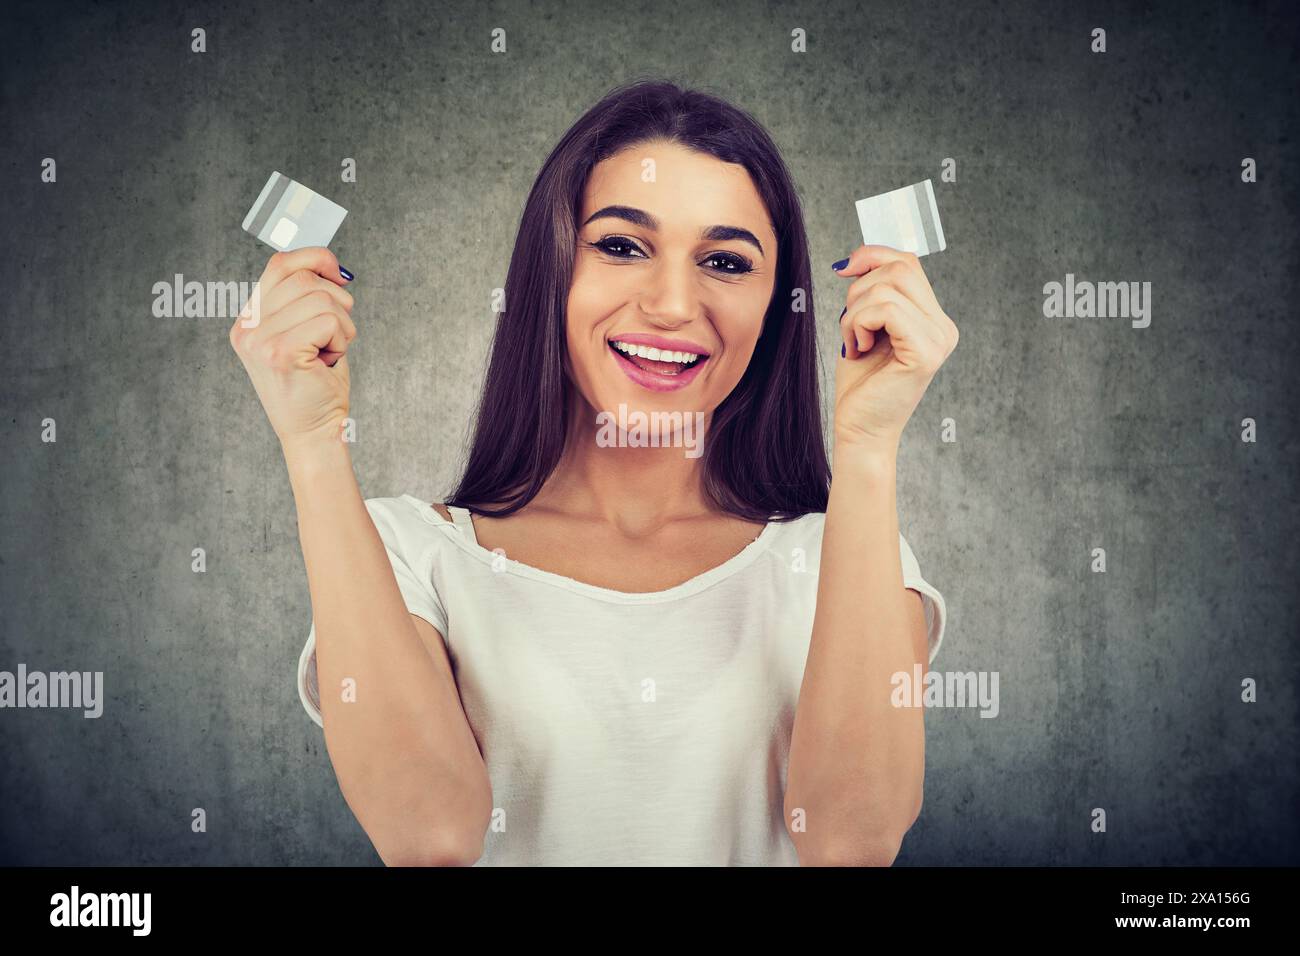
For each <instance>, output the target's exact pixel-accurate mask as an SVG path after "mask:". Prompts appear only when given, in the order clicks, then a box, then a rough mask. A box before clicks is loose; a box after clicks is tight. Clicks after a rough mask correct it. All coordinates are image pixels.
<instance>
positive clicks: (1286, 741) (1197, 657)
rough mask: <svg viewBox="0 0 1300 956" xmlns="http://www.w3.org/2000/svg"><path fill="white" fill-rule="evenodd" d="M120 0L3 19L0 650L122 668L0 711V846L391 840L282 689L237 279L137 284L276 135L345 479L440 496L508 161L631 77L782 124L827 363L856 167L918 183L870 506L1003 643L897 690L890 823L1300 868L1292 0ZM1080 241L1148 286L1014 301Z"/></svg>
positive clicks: (1110, 275)
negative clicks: (993, 684)
mask: <svg viewBox="0 0 1300 956" xmlns="http://www.w3.org/2000/svg"><path fill="white" fill-rule="evenodd" d="M135 6H136V5H129V4H124V5H102V6H95V7H88V8H87V9H86V10H85V11H84V12H75V9H76V8H70V9H69V10H64V11H63V12H57V11H55V10H53V9H52V8H48V7H46V6H45V5H41V4H28V5H24V6H20V7H18V8H17V9H16V11H15V12H14V13H13V14H12V15H11V19H10V21H9V23H8V24H7V26H6V30H5V32H4V35H3V37H2V38H0V43H2V44H3V51H2V52H3V56H2V57H0V69H2V70H3V96H4V108H3V119H2V121H0V122H2V124H3V125H2V127H0V129H2V131H3V136H2V137H0V149H2V153H0V161H2V166H0V168H2V169H3V190H4V197H3V209H4V214H3V219H4V228H3V231H2V233H3V234H2V236H0V263H3V268H4V280H5V281H4V292H3V294H2V295H0V303H2V306H0V308H2V310H3V326H2V328H3V348H2V349H0V412H2V413H3V414H0V449H2V451H0V454H2V456H3V465H2V466H0V474H2V475H3V495H0V605H2V607H3V610H2V612H0V622H2V624H0V627H2V628H3V633H2V635H0V669H9V670H12V669H13V668H15V667H16V665H17V664H18V663H19V662H24V663H25V664H26V665H27V666H28V667H29V668H32V669H45V670H59V669H77V670H86V671H94V670H102V671H103V672H104V673H105V693H106V696H107V700H106V704H105V709H104V713H103V716H102V717H101V718H99V719H97V720H88V719H83V718H81V717H80V716H79V715H77V714H73V713H69V712H66V711H53V710H47V711H38V710H0V808H2V809H0V862H5V863H29V864H30V863H42V864H115V863H133V864H142V863H166V864H170V863H199V864H277V863H295V864H357V863H378V858H377V856H376V855H375V854H374V852H373V850H372V849H371V847H370V844H369V841H368V840H367V839H366V836H365V834H364V832H363V831H362V830H361V828H360V826H359V825H358V824H357V822H356V821H355V820H354V818H353V817H352V815H351V813H350V812H349V810H348V808H347V806H346V804H345V803H344V801H343V798H342V796H341V795H340V793H339V789H338V786H337V784H336V783H335V780H334V776H333V772H332V770H331V767H330V764H329V760H328V756H327V754H326V752H325V748H324V743H323V738H322V735H321V731H320V729H319V728H318V727H316V725H315V724H313V723H311V721H310V720H309V719H308V718H307V716H306V714H305V713H304V712H303V710H302V707H301V705H300V703H299V701H298V698H297V695H296V693H295V691H294V675H295V668H296V664H297V660H298V653H299V650H300V649H301V647H302V643H303V640H304V638H305V636H306V632H307V627H308V623H309V618H310V602H309V597H308V591H307V583H306V579H305V576H304V573H303V565H302V558H301V554H300V552H299V550H298V541H297V533H296V527H295V514H294V509H293V503H292V499H291V495H290V491H289V487H288V484H287V480H286V476H285V472H284V468H283V464H282V461H281V459H280V455H279V449H278V445H277V443H276V441H275V438H274V435H273V434H272V432H271V430H270V427H269V426H268V424H267V423H266V420H265V417H264V415H263V413H262V411H261V408H260V406H259V405H258V403H257V401H256V397H255V395H254V393H253V391H252V388H251V387H250V384H249V382H248V379H247V377H246V375H245V373H244V371H243V369H242V368H241V367H240V364H239V362H238V360H237V358H236V356H235V355H234V354H233V352H232V351H231V349H230V347H229V344H228V342H227V339H226V335H227V330H228V328H229V325H230V319H229V318H189V319H185V318H157V317H155V316H154V315H153V313H152V304H153V299H154V296H153V293H152V291H151V290H152V287H153V285H154V284H155V283H156V282H159V281H170V280H171V278H172V276H173V275H174V274H176V273H181V274H183V275H184V276H185V277H186V279H196V280H199V281H208V280H221V281H227V280H243V281H249V282H251V281H252V280H254V279H256V278H257V276H258V274H259V273H260V271H261V268H262V266H263V264H264V262H265V258H266V256H267V254H268V250H266V249H265V248H264V247H262V246H261V245H259V244H258V243H256V242H255V241H254V240H252V239H251V238H250V237H249V236H247V235H245V234H244V233H243V232H242V231H241V230H240V228H239V224H240V220H241V219H242V217H243V215H244V212H245V211H246V210H247V208H248V206H249V204H250V202H251V200H252V198H253V197H254V196H255V195H256V193H257V190H258V189H259V188H260V187H261V185H262V183H263V182H264V180H265V178H266V176H267V174H268V173H269V172H270V171H271V170H272V169H280V170H283V171H285V172H286V173H288V174H290V175H292V176H295V177H297V178H299V179H301V180H303V181H305V182H307V183H308V184H309V185H313V186H316V187H317V188H319V189H320V190H321V191H323V192H325V193H326V194H327V195H331V196H332V197H333V198H336V199H337V200H338V201H339V202H341V203H342V204H343V205H345V206H346V207H347V208H348V209H349V210H350V215H349V217H348V219H347V221H346V223H345V224H344V226H343V228H342V230H341V231H340V233H339V235H338V237H337V239H336V240H335V243H334V248H335V249H336V251H337V252H338V253H339V255H340V258H341V259H342V261H343V263H344V264H345V265H346V266H348V267H349V268H350V269H351V270H352V271H353V272H355V273H356V275H357V281H356V283H355V287H354V290H353V291H354V294H355V295H356V297H357V306H356V311H355V313H354V317H355V318H356V320H357V324H358V326H359V328H360V330H361V337H360V338H359V340H358V343H357V345H356V347H355V350H354V352H353V353H352V354H351V355H350V361H351V364H352V368H353V376H354V399H353V402H354V404H353V410H354V415H355V417H356V419H357V421H358V429H359V431H358V443H357V445H356V446H355V452H354V457H355V460H356V465H357V470H358V475H359V479H360V482H361V486H362V488H363V490H364V491H365V493H366V494H367V495H368V496H383V495H395V494H400V493H403V492H409V493H411V494H415V495H420V496H423V497H425V498H428V499H430V500H434V499H437V498H439V497H441V496H442V495H444V494H445V493H446V492H447V491H448V490H449V487H450V484H451V482H452V480H453V478H454V477H455V475H456V473H457V468H458V465H459V463H460V456H461V454H462V452H463V442H464V436H465V431H466V428H467V426H468V422H469V415H470V413H471V409H472V408H473V402H474V400H475V397H476V394H477V389H478V387H479V384H480V381H481V376H482V372H483V366H484V358H485V354H486V349H487V345H488V341H489V334H490V331H491V327H492V321H493V315H492V313H491V303H490V292H491V290H492V289H493V288H495V287H497V286H499V285H501V284H502V282H503V280H504V276H505V269H506V265H507V259H508V255H509V252H510V249H511V247H512V243H513V239H514V230H515V227H516V225H517V222H518V216H519V213H520V210H521V207H522V202H523V199H524V197H525V195H526V192H527V190H528V187H529V185H530V183H531V182H532V179H533V177H534V175H535V174H536V172H537V169H538V166H539V164H540V163H541V161H542V160H543V158H544V157H545V155H546V153H547V152H548V150H549V149H550V148H551V146H552V145H553V144H554V142H555V140H556V139H557V138H558V137H559V136H560V135H561V134H562V133H563V131H564V130H565V129H566V128H567V126H568V125H569V124H570V123H571V122H572V121H573V120H574V119H575V118H576V117H577V116H578V115H579V114H580V113H581V112H582V111H583V110H584V109H586V108H587V107H588V106H589V105H590V104H592V103H593V102H595V100H596V99H597V98H598V97H599V96H600V95H601V94H602V93H603V92H604V91H605V90H606V89H607V88H608V87H609V86H611V85H614V84H616V83H619V82H622V81H624V80H625V79H628V78H630V77H631V76H632V75H633V74H642V73H655V74H662V75H665V76H667V77H669V78H672V79H676V80H678V81H680V82H682V83H683V84H686V85H700V86H704V87H706V88H709V89H710V90H712V91H714V92H718V93H721V94H723V95H725V96H727V97H729V98H731V99H732V100H733V101H734V102H736V103H737V104H738V105H741V106H743V107H745V108H747V109H749V110H751V111H753V112H754V113H755V114H756V115H757V116H758V117H759V118H760V119H761V120H762V121H763V122H764V123H765V124H766V125H767V126H768V128H769V129H770V130H771V132H772V134H773V136H774V137H775V139H776V140H777V142H778V143H779V145H780V146H781V148H782V149H783V151H784V154H785V156H786V159H787V161H788V162H789V164H790V166H791V167H792V169H793V172H794V174H795V176H796V179H797V182H798V184H799V187H800V189H801V192H802V197H803V201H804V204H805V214H806V217H807V221H808V224H809V229H810V238H811V244H812V248H811V252H812V256H813V260H814V263H815V264H816V269H815V276H816V280H817V286H816V289H815V302H816V308H817V313H818V316H819V322H820V324H821V334H822V339H823V343H824V346H825V358H826V372H827V373H828V374H829V373H830V371H831V369H832V364H831V361H830V360H831V359H832V357H833V356H834V353H835V352H836V351H837V345H838V338H837V325H836V322H835V321H834V319H835V317H836V316H837V315H838V314H839V309H840V306H841V305H842V304H843V285H844V283H843V280H839V279H837V278H835V277H834V276H833V275H832V274H831V272H830V268H829V264H830V263H831V262H832V261H834V260H836V259H838V258H840V257H841V256H844V255H847V254H848V253H849V252H850V251H851V250H852V248H853V247H854V246H856V245H857V244H858V243H859V242H860V241H861V238H860V235H859V233H858V229H857V223H856V220H855V218H854V209H853V202H854V200H855V199H858V198H861V197H864V196H867V195H871V194H874V193H878V192H883V191H885V190H888V189H892V188H896V187H898V186H903V185H906V184H909V183H913V182H917V181H920V180H922V179H925V178H927V177H928V178H932V179H934V181H935V186H936V189H937V192H938V201H939V206H940V209H941V212H942V216H943V224H944V227H945V229H946V232H947V236H948V241H949V243H950V247H949V249H948V250H947V251H945V252H943V253H940V254H938V255H934V256H931V257H928V258H926V259H924V260H923V264H924V267H925V270H926V273H927V275H928V276H929V277H930V280H931V282H932V283H933V285H934V287H935V290H936V292H937V294H938V296H939V299H940V302H941V303H942V304H943V305H944V307H945V309H946V310H947V311H948V313H949V314H950V315H951V316H952V317H953V319H954V320H955V321H956V323H957V324H958V326H959V327H960V328H961V331H962V338H961V344H960V346H959V347H958V349H957V351H956V352H955V353H954V354H953V356H952V358H951V359H950V360H949V362H948V364H947V365H946V366H945V367H944V368H943V369H942V371H941V372H940V373H939V376H938V377H937V378H936V380H935V381H934V382H933V384H932V385H931V387H930V390H929V392H928V393H927V395H926V397H925V399H924V401H923V402H922V404H921V406H920V408H919V409H918V410H917V412H916V415H915V417H914V418H913V420H912V423H911V424H910V426H909V429H908V433H907V436H906V438H905V440H904V450H903V457H902V463H901V479H900V507H901V515H902V522H903V529H904V533H905V534H906V535H907V536H908V539H909V541H910V542H911V543H912V545H913V548H914V549H915V551H916V553H917V555H918V556H919V558H920V560H921V564H922V569H923V571H924V572H925V574H926V576H927V577H928V578H929V580H930V581H931V582H932V583H934V584H935V585H936V586H937V587H938V588H940V590H941V591H942V592H943V593H944V595H945V596H946V598H947V602H948V609H949V613H950V620H949V626H948V632H947V636H946V638H945V642H944V647H943V650H942V651H941V653H940V657H939V658H938V659H937V660H936V662H935V667H936V668H938V669H941V670H975V671H997V672H998V673H999V675H1000V698H1001V700H1000V714H999V716H998V717H997V718H996V719H981V718H980V717H979V715H978V713H977V712H975V711H973V710H946V711H945V710H934V711H931V712H930V713H929V714H928V715H927V726H928V736H927V759H928V766H927V777H926V797H925V808H924V812H923V814H922V817H921V819H920V821H919V822H918V823H917V825H916V826H915V827H914V828H913V830H912V832H911V833H910V834H909V836H908V838H907V840H906V842H905V843H904V846H903V850H902V854H901V856H900V858H899V863H900V864H974V863H987V864H1030V863H1052V864H1246V863H1290V864H1296V863H1300V849H1298V847H1300V841H1298V839H1297V815H1296V812H1295V810H1296V806H1297V762H1296V759H1295V754H1296V743H1297V733H1296V730H1297V714H1298V708H1297V697H1296V675H1297V673H1298V672H1300V669H1298V668H1297V663H1298V661H1297V656H1298V655H1297V649H1296V638H1297V628H1296V619H1297V615H1296V612H1297V608H1296V594H1295V588H1294V583H1295V581H1296V579H1297V570H1298V569H1297V564H1298V562H1297V530H1298V528H1297V511H1296V504H1297V499H1296V491H1295V485H1294V476H1295V466H1296V458H1297V451H1298V445H1297V438H1298V437H1300V430H1298V429H1297V425H1296V408H1297V405H1296V399H1295V378H1294V374H1295V368H1296V366H1295V358H1296V348H1297V341H1298V337H1297V332H1296V324H1295V323H1296V314H1295V306H1294V303H1295V300H1296V293H1297V247H1296V216H1297V201H1296V200H1297V197H1296V183H1297V181H1298V177H1297V164H1296V160H1297V149H1296V142H1295V139H1294V137H1295V131H1296V112H1297V107H1296V103H1297V99H1296V97H1295V95H1294V94H1295V50H1296V40H1297V30H1296V27H1295V24H1294V22H1292V21H1290V20H1289V19H1288V17H1289V16H1290V14H1289V13H1288V12H1287V11H1288V7H1289V5H1288V4H1283V3H1263V4H1254V5H1251V6H1249V7H1245V8H1242V9H1237V10H1232V9H1229V8H1228V7H1227V6H1221V5H1220V4H1217V3H1197V4H1181V5H1173V4H1171V5H1169V6H1170V7H1171V8H1172V9H1175V10H1177V11H1178V12H1177V13H1169V14H1158V13H1154V12H1150V11H1146V12H1137V11H1132V10H1125V7H1128V6H1131V5H1115V6H1113V7H1110V6H1107V7H1102V6H1085V5H1081V4H1078V3H1072V2H1061V3H1005V2H1001V3H962V4H956V3H953V4H935V5H929V4H885V3H839V2H829V3H824V4H806V5H799V6H798V7H797V8H796V9H792V10H781V9H780V8H779V6H778V5H774V4H751V3H744V2H734V3H727V4H718V5H714V4H697V3H683V4H672V5H669V4H653V5H648V6H643V5H637V4H633V5H623V6H619V7H617V8H611V7H610V6H609V5H608V4H605V3H593V2H581V0H579V2H566V3H564V4H555V5H544V4H541V3H537V4H530V5H525V4H514V3H493V4H471V3H465V4H458V5H455V6H450V5H443V4H426V3H414V2H406V3H401V2H398V3H385V4H382V5H380V4H373V5H372V4H364V3H355V4H348V5H346V6H340V7H338V8H337V9H335V10H334V12H327V11H326V6H325V5H323V4H319V3H317V4H308V3H301V2H285V3H277V4H257V5H249V6H247V7H241V6H237V5H235V4H230V3H219V2H218V3H209V4H205V5H201V6H198V7H183V6H175V7H163V8H159V9H158V10H157V11H154V12H149V11H147V10H144V9H135V8H134V7H135ZM138 6H140V7H144V6H146V5H138ZM611 9H617V11H618V13H617V16H613V15H611V12H610V11H611ZM195 27H202V28H204V29H205V30H206V31H207V52H206V53H203V54H196V53H192V52H191V51H190V31H191V29H193V28H195ZM494 27H502V28H504V29H505V30H506V32H507V40H508V53H507V54H506V55H493V54H492V53H491V52H490V51H489V33H490V31H491V29H492V28H494ZM1094 27H1104V28H1105V29H1106V30H1107V44H1108V49H1107V52H1106V53H1105V54H1095V53H1093V52H1090V42H1091V41H1090V32H1091V31H1092V29H1093V28H1094ZM795 28H803V29H804V30H806V31H807V36H808V52H807V53H806V54H802V55H800V54H795V53H792V52H791V51H790V42H791V41H790V31H791V30H793V29H795ZM45 157H52V158H54V159H55V160H56V161H57V181H56V182H54V183H43V182H42V181H41V162H42V160H43V159H44V158H45ZM344 157H353V158H355V159H356V160H357V163H358V180H357V182H356V183H355V184H345V183H341V182H340V181H339V168H340V162H341V160H342V159H343V158H344ZM949 157H951V158H953V159H954V160H955V161H956V166H957V174H958V175H957V181H956V182H942V181H941V179H940V174H941V164H942V163H943V161H944V159H945V158H949ZM1244 157H1251V158H1253V159H1255V160H1256V162H1257V164H1258V181H1257V182H1255V183H1253V184H1247V183H1243V182H1242V177H1241V163H1242V160H1243V158H1244ZM331 184H332V185H331ZM1067 273H1070V274H1073V275H1074V276H1075V277H1076V278H1081V279H1089V280H1093V281H1138V282H1144V281H1145V282H1150V283H1151V289H1152V292H1151V296H1152V299H1151V305H1152V312H1151V322H1150V326H1149V327H1147V328H1144V329H1138V328H1133V327H1132V324H1131V323H1130V322H1129V321H1128V320H1126V319H1123V318H1110V319H1082V318H1074V319H1065V318H1062V319H1049V318H1046V317H1044V315H1043V299H1044V295H1043V286H1044V284H1045V283H1048V282H1051V281H1054V280H1055V281H1063V280H1064V278H1065V276H1066V274H1067ZM828 381H829V380H828ZM1247 417H1250V418H1253V419H1255V420H1256V422H1257V429H1258V440H1257V441H1255V442H1254V443H1246V442H1243V441H1242V440H1241V430H1242V428H1241V422H1242V419H1243V418H1247ZM46 418H52V419H54V420H55V421H56V427H57V433H56V434H57V441H56V442H54V443H47V442H43V441H42V438H41V436H42V420H43V419H46ZM945 418H951V419H953V420H954V422H955V425H956V435H957V441H956V442H952V443H948V442H944V441H942V440H941V423H942V421H943V419H945ZM196 547H202V548H204V549H205V550H206V554H207V570H206V572H205V573H202V574H196V573H194V572H193V571H192V570H191V560H192V559H191V551H192V549H194V548H196ZM1096 547H1103V548H1105V550H1106V560H1107V567H1106V572H1105V573H1104V574H1101V573H1094V572H1093V571H1091V570H1090V565H1091V562H1092V555H1091V552H1092V549H1093V548H1096ZM1244 678H1253V679H1254V680H1255V681H1257V684H1258V700H1257V702H1255V703H1243V702H1242V700H1241V693H1242V691H1241V683H1242V680H1243V679H1244ZM195 807H203V808H204V809H205V810H206V813H207V820H208V829H207V832H206V833H202V834H196V833H192V832H191V828H190V813H191V810H192V808H195ZM1095 807H1101V808H1104V809H1105V810H1106V813H1107V831H1106V833H1105V834H1097V833H1093V832H1091V830H1090V823H1091V819H1092V818H1091V811H1092V809H1093V808H1095Z"/></svg>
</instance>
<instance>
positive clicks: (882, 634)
mask: <svg viewBox="0 0 1300 956" xmlns="http://www.w3.org/2000/svg"><path fill="white" fill-rule="evenodd" d="M833 474H834V477H833V480H832V482H831V492H830V500H829V502H828V504H827V509H826V523H825V532H824V537H823V540H822V553H821V570H820V577H819V581H818V591H817V610H816V615H815V618H814V624H813V634H812V641H811V645H810V648H809V652H808V660H807V663H806V666H805V670H804V678H803V684H802V687H801V689H800V694H799V702H798V706H797V708H796V711H795V720H794V728H793V736H792V739H791V747H790V762H789V770H788V773H787V787H786V807H785V809H786V823H787V827H791V821H792V814H794V812H795V810H796V809H800V810H802V820H803V821H805V825H806V829H805V830H803V831H800V830H799V829H797V828H792V829H791V838H792V840H793V841H794V843H795V846H796V849H797V850H798V852H799V857H800V861H801V862H805V863H860V864H873V863H875V864H882V865H888V864H889V863H892V861H893V858H894V855H895V854H896V853H897V851H898V845H899V843H900V842H901V840H902V837H903V834H904V833H906V831H907V829H908V828H909V827H910V826H911V824H912V822H913V821H914V820H915V819H916V815H917V813H918V812H919V811H920V804H921V792H922V780H923V776H924V768H925V730H924V723H923V713H922V711H921V710H920V709H919V708H910V707H907V708H898V707H894V706H893V705H892V703H891V690H892V687H891V683H890V679H891V677H892V676H893V675H894V674H895V673H897V672H899V671H903V672H905V673H908V674H911V672H912V666H913V664H914V662H915V660H916V658H915V654H916V646H915V643H914V639H915V627H916V614H917V612H918V606H919V598H918V597H917V596H916V595H915V594H914V593H913V592H911V591H908V590H906V589H904V587H903V571H902V563H901V561H900V558H899V543H898V539H899V529H898V510H897V496H896V459H894V458H893V456H892V455H865V454H856V453H853V452H844V453H842V454H841V453H839V452H837V455H836V463H835V469H834V473H833Z"/></svg>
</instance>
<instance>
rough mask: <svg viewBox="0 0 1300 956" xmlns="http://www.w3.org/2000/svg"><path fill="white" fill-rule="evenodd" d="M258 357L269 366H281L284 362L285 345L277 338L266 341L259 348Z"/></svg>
mask: <svg viewBox="0 0 1300 956" xmlns="http://www.w3.org/2000/svg"><path fill="white" fill-rule="evenodd" d="M258 358H260V359H261V361H262V364H263V365H265V366H267V367H268V368H279V367H280V365H281V363H283V362H284V347H283V346H282V345H281V344H280V343H279V341H278V340H276V339H272V340H271V341H269V342H264V343H262V345H261V346H260V347H259V348H258Z"/></svg>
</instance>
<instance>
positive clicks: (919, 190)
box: [856, 179, 948, 256]
mask: <svg viewBox="0 0 1300 956" xmlns="http://www.w3.org/2000/svg"><path fill="white" fill-rule="evenodd" d="M856 206H857V210H858V224H859V225H860V226H861V227H862V242H863V243H864V244H865V245H868V246H891V247H893V248H894V249H902V250H903V251H904V252H914V253H916V254H917V255H918V256H926V255H929V254H930V253H932V252H942V251H943V250H944V249H946V248H947V247H948V244H947V243H946V242H945V241H944V238H943V224H942V223H940V222H939V207H938V205H937V204H936V203H935V201H934V187H933V186H932V185H930V180H928V179H927V180H926V181H925V182H923V183H917V184H916V185H914V186H904V187H903V188H902V189H895V190H893V191H892V192H887V193H881V194H880V195H879V196H871V197H870V198H868V199H859V200H858V201H857V203H856Z"/></svg>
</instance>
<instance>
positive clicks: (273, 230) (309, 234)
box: [244, 173, 348, 252]
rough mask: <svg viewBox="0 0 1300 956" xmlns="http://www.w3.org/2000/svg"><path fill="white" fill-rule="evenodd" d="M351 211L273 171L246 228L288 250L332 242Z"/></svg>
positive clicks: (267, 242)
mask: <svg viewBox="0 0 1300 956" xmlns="http://www.w3.org/2000/svg"><path fill="white" fill-rule="evenodd" d="M347 214H348V211H347V210H346V209H344V208H343V207H342V206H340V205H339V204H338V203H333V202H330V201H329V200H328V199H326V198H325V197H324V196H322V195H321V194H320V193H317V192H313V191H312V190H310V189H308V188H307V187H306V186H304V185H303V184H302V183H300V182H297V181H295V180H292V179H290V178H289V177H288V176H285V175H284V174H282V173H272V174H271V178H270V179H268V180H267V181H266V185H265V186H263V187H262V193H261V195H259V196H258V197H257V202H255V203H253V208H252V209H250V210H248V215H247V216H245V217H244V231H245V232H248V233H252V234H253V235H254V236H256V237H257V238H258V239H261V240H262V241H263V242H265V243H266V244H267V245H268V246H270V247H271V248H272V249H275V250H277V251H279V252H288V251H291V250H293V249H305V248H306V247H308V246H328V245H329V244H330V240H332V239H333V238H334V233H336V232H338V229H339V226H340V225H342V223H343V217H344V216H346V215H347Z"/></svg>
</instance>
